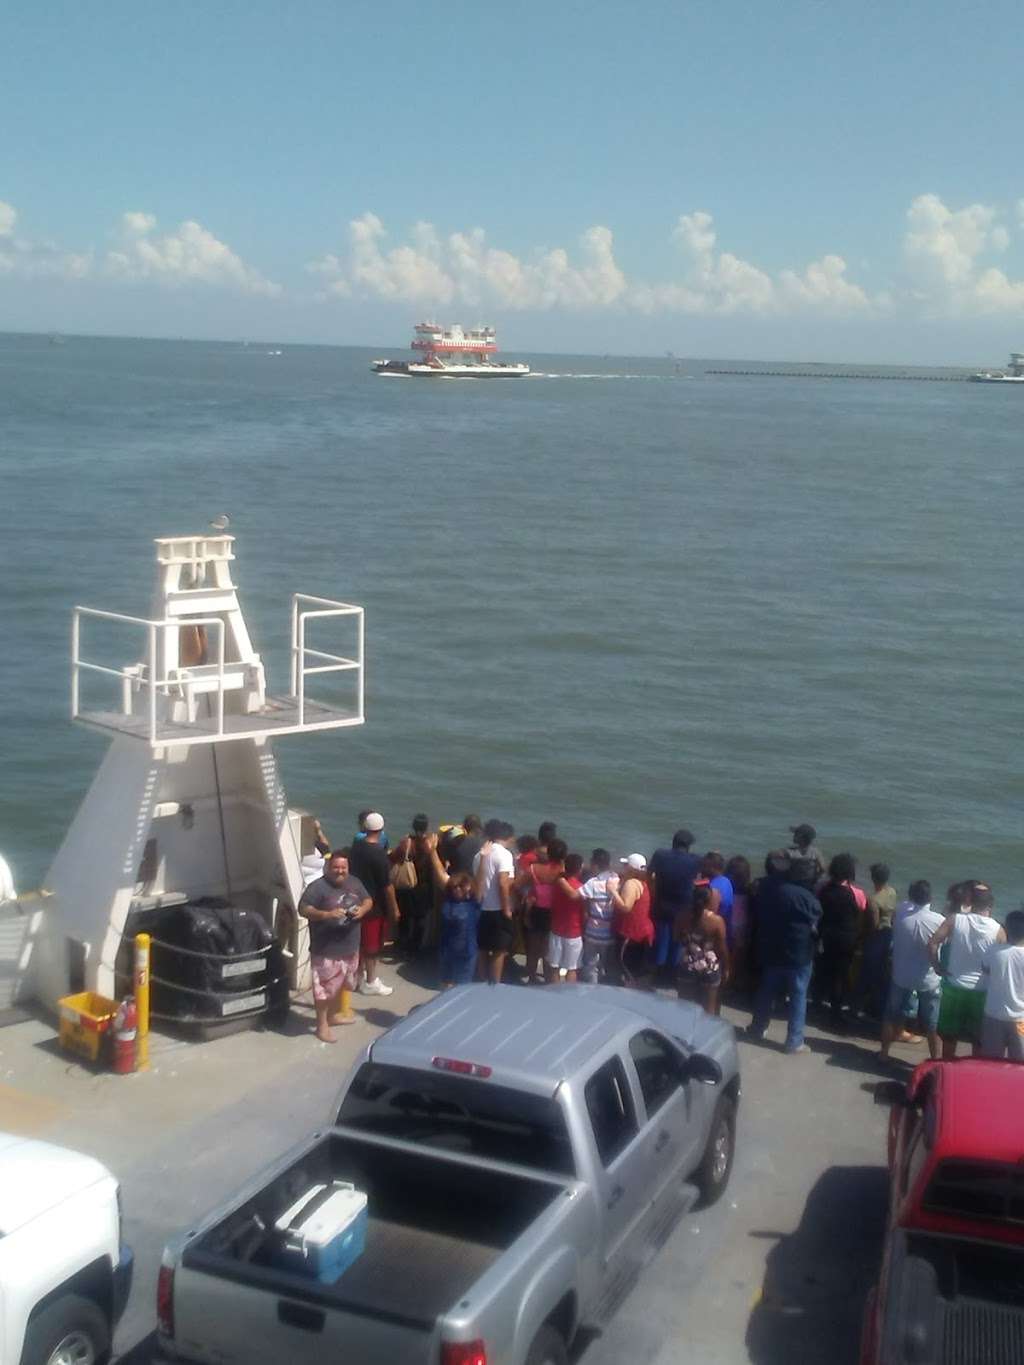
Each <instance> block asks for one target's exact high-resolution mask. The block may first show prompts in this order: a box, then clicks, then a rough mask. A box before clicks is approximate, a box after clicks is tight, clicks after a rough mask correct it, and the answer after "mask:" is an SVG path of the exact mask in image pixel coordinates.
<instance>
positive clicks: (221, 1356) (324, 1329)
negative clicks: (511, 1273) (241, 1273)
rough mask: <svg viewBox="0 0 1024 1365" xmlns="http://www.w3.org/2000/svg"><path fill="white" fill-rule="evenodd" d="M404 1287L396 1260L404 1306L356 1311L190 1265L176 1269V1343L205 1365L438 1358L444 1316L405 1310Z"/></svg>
mask: <svg viewBox="0 0 1024 1365" xmlns="http://www.w3.org/2000/svg"><path fill="white" fill-rule="evenodd" d="M382 1288H384V1289H386V1288H387V1286H382ZM401 1288H402V1284H401V1273H400V1269H399V1267H398V1266H396V1269H395V1278H394V1282H393V1284H392V1285H391V1286H390V1289H391V1292H392V1298H393V1302H394V1303H395V1309H396V1311H395V1312H394V1313H389V1312H383V1311H381V1312H374V1313H373V1314H372V1315H370V1314H368V1313H366V1312H360V1313H350V1312H346V1311H345V1310H344V1309H342V1308H339V1307H337V1306H331V1307H327V1306H324V1305H319V1304H316V1303H312V1302H310V1301H309V1299H306V1298H304V1299H301V1300H300V1299H289V1298H284V1297H280V1296H279V1295H277V1294H271V1293H267V1292H266V1290H264V1289H263V1288H262V1287H257V1286H255V1285H246V1284H239V1283H238V1282H237V1281H235V1280H231V1279H224V1278H222V1277H220V1276H216V1277H215V1276H213V1275H206V1274H204V1273H203V1272H202V1271H199V1270H195V1269H191V1268H189V1267H188V1266H185V1265H182V1266H179V1267H178V1270H177V1273H176V1275H175V1339H174V1347H175V1351H176V1353H177V1354H178V1355H180V1356H181V1357H182V1358H183V1359H185V1360H190V1361H200V1362H204V1365H205V1363H206V1362H208V1363H209V1365H283V1363H284V1362H286V1361H294V1360H300V1359H301V1360H302V1361H303V1362H304V1363H305V1362H308V1365H320V1363H321V1362H323V1365H339V1362H341V1361H346V1360H348V1361H353V1362H354V1361H359V1362H365V1365H433V1362H434V1361H436V1358H437V1346H436V1343H435V1341H434V1337H435V1334H436V1330H437V1329H436V1323H435V1322H434V1321H431V1322H424V1321H422V1320H419V1321H417V1320H416V1319H415V1318H412V1317H409V1316H408V1315H407V1314H405V1313H403V1312H400V1311H398V1307H399V1304H400V1303H401V1300H402V1292H401Z"/></svg>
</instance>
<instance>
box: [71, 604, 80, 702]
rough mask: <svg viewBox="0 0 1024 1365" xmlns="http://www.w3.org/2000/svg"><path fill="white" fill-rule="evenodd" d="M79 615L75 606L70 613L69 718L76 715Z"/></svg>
mask: <svg viewBox="0 0 1024 1365" xmlns="http://www.w3.org/2000/svg"><path fill="white" fill-rule="evenodd" d="M79 619H80V618H79V615H78V608H77V607H76V608H75V609H74V611H73V612H72V613H71V719H72V720H74V719H75V717H76V716H77V715H78V650H79V642H80V634H79Z"/></svg>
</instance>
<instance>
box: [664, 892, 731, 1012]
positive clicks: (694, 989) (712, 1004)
mask: <svg viewBox="0 0 1024 1365" xmlns="http://www.w3.org/2000/svg"><path fill="white" fill-rule="evenodd" d="M713 906H714V892H713V891H712V890H711V888H710V887H709V886H695V887H694V888H693V901H692V903H691V905H690V908H689V909H688V910H682V911H680V913H679V914H678V915H677V916H676V923H675V941H676V942H677V943H678V944H679V946H680V950H681V951H680V959H679V973H678V977H677V988H678V992H679V999H680V1000H692V1001H693V1002H694V1003H695V1004H697V1005H702V1006H703V1007H704V1009H706V1010H707V1012H708V1014H717V1013H718V1009H719V1003H718V996H719V992H720V991H721V988H722V986H723V985H724V984H725V982H726V981H727V980H728V978H729V944H728V940H727V939H726V933H725V920H724V919H723V918H722V916H721V915H719V914H717V913H716V911H715V910H714V908H713Z"/></svg>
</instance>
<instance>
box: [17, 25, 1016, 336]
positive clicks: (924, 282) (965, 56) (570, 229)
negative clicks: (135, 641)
mask: <svg viewBox="0 0 1024 1365" xmlns="http://www.w3.org/2000/svg"><path fill="white" fill-rule="evenodd" d="M4 30H5V41H4V53H3V57H2V58H0V118H2V121H3V127H4V129H5V130H6V136H5V138H4V142H3V150H2V153H0V328H7V329H20V328H30V329H36V330H51V329H58V330H67V331H95V332H126V331H127V332H132V333H143V334H147V335H196V336H226V337H231V336H239V335H251V336H254V337H255V336H259V337H266V338H277V339H281V340H293V341H299V340H309V341H329V342H333V341H336V342H343V343H345V342H354V343H359V342H366V343H367V344H372V345H377V344H385V343H389V344H392V345H400V344H401V343H403V342H404V341H405V339H406V336H407V333H408V330H409V324H410V323H411V322H412V321H414V320H416V319H417V318H418V317H419V316H421V315H423V314H424V313H428V312H430V313H435V314H437V315H438V316H439V317H440V318H441V319H442V320H447V321H460V320H461V321H463V322H474V321H478V320H486V321H493V322H494V323H495V324H496V325H498V327H499V329H500V332H501V336H502V339H503V340H504V342H505V345H506V348H512V347H519V348H522V349H524V350H543V349H560V350H569V351H572V350H586V351H600V352H603V351H610V352H616V351H629V352H640V353H643V352H647V353H658V352H660V351H662V350H665V349H673V350H675V351H676V352H677V353H679V354H692V355H712V354H713V355H731V356H735V357H737V358H741V357H764V358H772V357H778V358H787V357H790V358H808V359H810V358H817V357H822V358H830V359H852V360H860V359H862V360H870V359H878V360H894V361H907V362H912V361H915V360H918V361H921V362H923V363H927V362H936V363H942V362H948V363H958V362H959V363H971V362H973V361H983V360H984V361H987V362H999V361H1001V360H1003V359H1004V358H1005V355H1004V353H1005V352H1006V351H1008V350H1009V349H1010V348H1011V346H1017V347H1019V346H1024V169H1022V158H1021V157H1020V155H1019V152H1018V150H1017V145H1018V137H1017V134H1016V129H1017V127H1018V124H1019V115H1020V102H1019V85H1020V55H1021V39H1020V13H1019V9H1018V8H1017V7H1011V6H1010V5H1009V4H1004V3H1001V0H1000V2H998V3H989V4H984V5H981V4H976V5H972V4H957V5H952V4H949V3H946V4H941V3H940V4H935V3H932V4H928V5H925V4H917V3H912V4H904V5H900V6H885V5H880V4H868V5H861V6H859V7H852V6H840V5H838V4H836V5H823V4H807V3H791V4H789V5H786V6H773V5H768V4H760V5H751V4H742V3H734V4H731V5H728V6H722V5H716V4H712V3H710V2H709V3H702V4H685V3H661V2H660V0H658V2H657V3H647V4H642V5H639V6H628V5H625V4H622V3H615V4H611V3H600V2H595V3H589V4H577V3H563V4H540V3H535V2H534V0H519V2H518V3H517V4H515V5H509V4H494V3H493V0H492V2H491V3H484V0H480V3H477V4H469V3H463V2H462V0H454V3H445V4H441V5H429V6H428V5H419V6H416V7H411V6H396V5H380V4H378V5H372V6H371V5H366V4H364V5H361V6H358V7H357V6H354V5H344V4H338V3H332V4H326V3H303V2H302V0H297V3H293V4H291V5H288V6H285V5H282V4H280V3H274V4H268V3H262V0H249V3H244V4H243V3H226V2H222V3H217V4H212V5H211V4H198V3H191V0H186V2H185V3H179V4H178V5H177V6H175V7H160V8H158V7H157V6H155V5H152V4H146V3H134V4H124V3H120V0H108V2H107V3H105V4H103V5H81V4H62V3H52V4H47V5H38V4H35V3H33V4H29V3H22V0H13V3H12V2H11V0H9V3H8V4H7V6H6V7H5V22H4Z"/></svg>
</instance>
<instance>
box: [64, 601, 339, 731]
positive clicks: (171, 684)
mask: <svg viewBox="0 0 1024 1365" xmlns="http://www.w3.org/2000/svg"><path fill="white" fill-rule="evenodd" d="M184 591H186V592H187V591H188V589H185V590H184ZM339 617H355V622H356V651H355V657H352V656H350V655H346V654H335V653H331V652H329V651H327V650H323V649H314V648H313V647H312V646H310V645H307V644H306V623H307V621H312V620H321V619H322V620H326V619H331V618H339ZM83 620H100V621H112V622H117V623H120V624H123V625H128V626H134V627H137V628H139V629H142V630H144V631H145V632H146V634H147V636H148V646H147V648H146V649H145V650H144V658H143V662H142V664H141V665H140V666H135V665H127V666H124V667H122V668H120V669H116V668H110V667H108V666H106V665H104V664H99V663H96V662H94V661H93V660H91V659H86V658H83V657H82V624H83ZM193 626H213V627H216V630H217V647H216V650H215V659H214V661H213V662H212V663H209V664H193V665H182V666H180V667H178V668H175V669H174V670H173V671H166V670H165V672H166V676H159V675H158V674H157V658H158V653H159V632H160V631H169V630H174V631H175V632H176V634H177V635H178V636H179V637H180V632H181V630H182V628H183V627H193ZM226 629H227V623H226V621H225V619H224V618H223V617H222V616H185V617H181V616H164V617H162V618H153V617H145V616H132V615H129V614H127V613H125V612H116V611H105V610H101V609H99V608H97V607H83V606H76V607H74V608H73V610H72V617H71V717H72V719H73V720H77V719H79V718H80V717H81V718H83V719H88V717H87V716H84V717H83V715H82V705H81V675H82V673H83V672H85V673H93V674H99V675H101V676H103V677H110V678H117V679H119V680H120V681H121V682H122V684H123V686H124V689H125V691H124V698H123V700H122V706H123V708H124V710H125V714H127V715H130V714H132V703H131V687H132V685H133V684H134V686H135V688H136V689H137V690H138V691H140V692H141V691H143V690H145V695H146V701H147V702H148V717H147V720H148V725H147V730H148V739H149V742H150V744H152V745H154V746H155V745H157V744H159V743H161V742H162V741H161V738H160V735H159V733H158V717H157V713H158V707H157V696H158V694H162V695H163V696H165V697H166V696H168V695H170V694H171V689H172V688H179V689H181V688H185V687H187V686H188V684H189V682H190V681H192V682H194V683H195V684H196V685H197V686H198V684H199V682H200V680H201V679H203V680H207V687H206V688H205V689H203V690H206V691H212V690H213V687H212V686H210V685H209V684H210V683H213V684H215V686H216V693H217V705H216V717H215V721H216V728H215V730H214V731H213V732H212V735H213V737H214V738H217V739H221V738H224V737H225V730H224V695H225V690H226V688H227V686H228V682H229V678H228V674H229V672H232V671H233V670H237V669H239V668H247V667H249V666H250V661H247V660H239V661H234V662H232V663H230V664H229V663H226V661H225V649H226ZM365 639H366V633H365V617H364V612H363V608H362V607H360V606H356V605H355V604H354V603H351V602H339V601H337V600H335V599H332V598H329V597H315V596H313V595H312V594H310V593H293V594H292V600H291V698H292V700H293V701H294V703H295V706H296V710H297V713H298V714H297V720H298V728H300V729H301V728H304V727H305V724H306V678H307V677H313V676H315V675H317V674H323V673H344V672H355V673H356V675H357V701H356V715H355V716H353V717H349V718H347V719H346V721H345V723H346V724H362V723H363V721H364V720H365V718H366V717H365V702H366V688H365V675H364V661H365ZM179 695H180V693H179ZM189 695H191V694H189ZM135 714H138V713H135ZM321 723H322V722H319V721H318V720H317V719H316V718H314V721H313V724H314V725H319V724H321ZM135 733H138V731H136V732H135ZM204 734H205V736H206V737H207V738H209V737H210V735H211V732H210V731H209V730H206V731H204ZM170 742H175V743H181V742H187V741H184V740H183V738H182V737H181V736H180V735H178V736H177V737H176V738H171V739H170Z"/></svg>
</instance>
